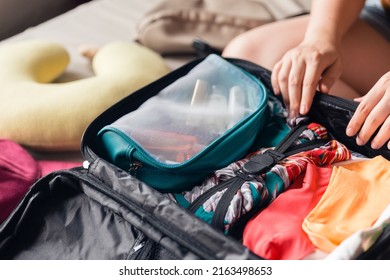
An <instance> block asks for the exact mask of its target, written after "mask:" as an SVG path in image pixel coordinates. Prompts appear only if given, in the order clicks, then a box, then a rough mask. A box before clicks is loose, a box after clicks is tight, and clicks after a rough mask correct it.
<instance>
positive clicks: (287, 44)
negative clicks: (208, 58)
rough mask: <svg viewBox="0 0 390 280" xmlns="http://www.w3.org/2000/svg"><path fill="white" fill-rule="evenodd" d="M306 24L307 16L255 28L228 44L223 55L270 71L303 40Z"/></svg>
mask: <svg viewBox="0 0 390 280" xmlns="http://www.w3.org/2000/svg"><path fill="white" fill-rule="evenodd" d="M307 22H308V16H302V17H296V18H292V19H287V20H281V21H277V22H273V23H269V24H265V25H262V26H259V27H256V28H254V29H251V30H249V31H247V32H244V33H243V34H240V35H238V36H237V37H236V38H234V39H233V40H232V41H231V42H229V44H228V45H227V46H226V48H225V49H224V51H223V55H224V56H226V57H237V58H242V59H247V60H249V61H252V62H254V63H257V64H260V65H262V66H264V67H266V68H269V69H272V68H273V66H274V65H275V63H276V62H277V61H278V60H280V59H281V57H282V56H283V55H284V54H285V53H286V52H287V51H288V50H289V49H291V48H292V47H294V46H296V45H297V44H298V43H299V42H300V41H301V40H302V39H303V35H304V32H305V29H306V26H307ZM292 31H294V32H292Z"/></svg>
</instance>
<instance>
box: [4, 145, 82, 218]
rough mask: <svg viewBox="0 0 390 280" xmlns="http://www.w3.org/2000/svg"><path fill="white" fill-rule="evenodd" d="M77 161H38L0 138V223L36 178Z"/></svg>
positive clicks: (23, 150)
mask: <svg viewBox="0 0 390 280" xmlns="http://www.w3.org/2000/svg"><path fill="white" fill-rule="evenodd" d="M80 164H81V163H79V162H59V161H39V162H37V161H36V160H35V159H34V158H33V157H32V156H31V155H30V154H29V153H28V152H27V151H26V150H25V149H24V148H22V147H21V146H20V145H18V144H16V143H15V142H12V141H9V140H5V139H0V223H2V222H3V221H4V220H5V219H6V218H7V217H8V215H9V214H10V213H11V212H12V211H13V209H14V208H15V207H16V205H17V204H18V203H19V201H20V200H21V199H22V198H23V196H24V195H25V194H26V192H27V191H28V190H29V188H30V187H31V186H32V184H34V182H35V181H36V180H38V179H39V178H41V177H42V176H44V175H46V174H47V173H49V172H52V171H55V170H59V169H68V168H70V167H75V166H80Z"/></svg>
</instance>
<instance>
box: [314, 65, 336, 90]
mask: <svg viewBox="0 0 390 280" xmlns="http://www.w3.org/2000/svg"><path fill="white" fill-rule="evenodd" d="M340 75H341V72H340V63H339V62H336V63H334V64H332V65H331V66H330V67H328V68H327V69H325V71H324V72H323V73H322V76H321V80H320V81H319V89H320V91H321V92H323V93H329V91H330V89H331V87H332V86H333V85H334V83H335V82H336V81H337V79H338V78H339V77H340Z"/></svg>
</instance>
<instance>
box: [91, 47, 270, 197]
mask: <svg viewBox="0 0 390 280" xmlns="http://www.w3.org/2000/svg"><path fill="white" fill-rule="evenodd" d="M179 72H180V71H179ZM164 79H166V78H165V77H163V78H161V79H160V80H158V81H156V82H155V84H156V85H157V86H156V87H155V88H156V89H155V90H156V94H155V95H154V96H153V97H151V98H149V99H148V100H147V101H146V102H144V103H143V104H142V105H141V106H140V107H138V108H137V109H136V110H133V111H131V112H128V113H127V114H125V115H123V116H122V117H120V118H119V119H117V120H116V121H114V122H113V123H111V124H109V125H107V126H105V127H104V128H103V129H101V130H100V132H99V133H98V146H99V147H100V149H101V150H102V151H103V152H104V154H105V155H106V157H105V158H106V159H108V160H109V161H110V162H111V163H113V164H115V165H117V166H118V167H120V168H122V169H124V170H126V171H129V172H130V173H131V174H133V175H134V176H136V177H137V178H138V179H140V180H141V181H143V182H145V183H147V184H149V185H150V186H151V187H153V188H155V189H158V190H160V191H162V192H177V191H184V190H188V189H190V188H191V187H192V186H194V185H195V184H197V183H199V182H201V181H202V180H203V179H204V178H205V177H206V176H207V175H209V174H210V173H211V172H213V171H214V170H217V169H219V168H221V167H224V166H226V165H228V164H230V163H231V162H233V161H236V160H237V159H240V158H242V157H243V156H244V155H245V154H246V152H247V151H248V150H249V148H250V147H251V145H252V144H253V142H254V140H255V138H256V137H257V136H258V133H259V132H261V130H262V128H263V127H264V125H265V124H266V122H267V118H268V108H267V90H266V88H265V87H264V85H263V84H262V82H261V81H260V80H258V79H257V78H255V77H254V76H252V75H251V74H249V73H247V72H246V71H244V70H243V69H241V68H239V67H237V66H235V65H233V64H231V63H230V62H228V61H227V60H225V59H224V58H222V57H220V56H218V55H215V54H212V55H209V56H208V57H206V58H205V59H204V60H202V61H201V62H199V63H198V64H197V65H195V66H194V67H193V68H192V69H191V70H190V71H189V72H187V73H185V74H183V75H182V76H180V77H178V78H177V79H176V80H174V81H173V82H172V83H170V84H169V85H168V86H165V85H166V81H164ZM159 84H161V88H159V86H158V85H159ZM141 91H142V89H141Z"/></svg>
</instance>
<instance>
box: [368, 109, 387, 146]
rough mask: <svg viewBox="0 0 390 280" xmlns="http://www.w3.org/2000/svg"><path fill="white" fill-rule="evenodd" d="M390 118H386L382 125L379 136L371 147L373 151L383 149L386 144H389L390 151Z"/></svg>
mask: <svg viewBox="0 0 390 280" xmlns="http://www.w3.org/2000/svg"><path fill="white" fill-rule="evenodd" d="M389 139H390V116H388V117H387V118H386V120H385V121H384V123H383V124H382V127H381V128H380V129H379V131H378V134H377V135H376V136H375V138H374V139H373V140H372V142H371V147H372V148H373V149H379V148H380V147H382V146H383V145H384V144H385V143H386V142H388V144H387V147H388V149H390V146H389V145H390V141H389Z"/></svg>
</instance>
